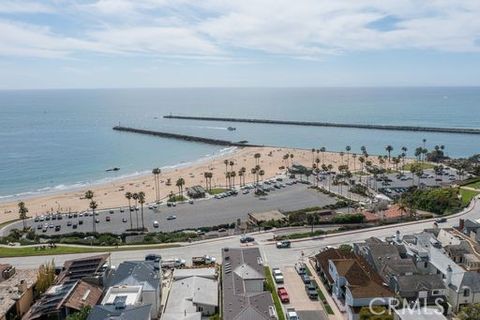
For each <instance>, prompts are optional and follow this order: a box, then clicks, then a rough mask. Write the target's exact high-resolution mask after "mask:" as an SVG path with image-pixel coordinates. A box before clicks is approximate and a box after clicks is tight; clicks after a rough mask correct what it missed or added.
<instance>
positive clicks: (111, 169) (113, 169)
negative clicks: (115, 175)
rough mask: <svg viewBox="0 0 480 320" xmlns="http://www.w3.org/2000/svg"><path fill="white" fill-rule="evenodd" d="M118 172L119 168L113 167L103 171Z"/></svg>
mask: <svg viewBox="0 0 480 320" xmlns="http://www.w3.org/2000/svg"><path fill="white" fill-rule="evenodd" d="M119 170H120V168H117V167H115V168H110V169H107V170H105V171H106V172H111V171H119Z"/></svg>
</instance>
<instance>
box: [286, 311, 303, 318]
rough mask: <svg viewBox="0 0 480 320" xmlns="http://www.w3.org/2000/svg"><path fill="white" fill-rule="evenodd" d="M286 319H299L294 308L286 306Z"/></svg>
mask: <svg viewBox="0 0 480 320" xmlns="http://www.w3.org/2000/svg"><path fill="white" fill-rule="evenodd" d="M286 315H287V320H300V318H299V317H298V314H297V311H295V308H287V312H286Z"/></svg>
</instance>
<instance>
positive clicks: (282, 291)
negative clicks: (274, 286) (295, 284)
mask: <svg viewBox="0 0 480 320" xmlns="http://www.w3.org/2000/svg"><path fill="white" fill-rule="evenodd" d="M277 292H278V296H279V297H280V301H282V303H289V302H290V298H289V297H288V292H287V289H285V288H284V287H279V288H278V290H277Z"/></svg>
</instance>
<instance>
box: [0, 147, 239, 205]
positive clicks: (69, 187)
mask: <svg viewBox="0 0 480 320" xmlns="http://www.w3.org/2000/svg"><path fill="white" fill-rule="evenodd" d="M237 149H238V148H237V147H227V148H223V149H220V150H218V151H216V152H214V153H212V154H206V155H204V156H202V157H200V158H198V159H196V160H193V161H184V162H180V163H177V164H173V165H165V166H162V167H160V169H161V170H163V171H171V170H175V169H179V168H183V167H188V166H191V165H195V164H198V163H202V162H204V161H209V160H214V159H216V158H220V157H223V156H225V155H228V154H232V153H234V152H235V151H236V150H237ZM149 174H151V170H144V171H135V172H130V173H126V174H123V175H119V176H116V177H105V178H101V179H97V180H93V181H79V182H75V183H72V184H59V185H56V186H48V187H42V188H39V189H37V190H34V191H26V192H19V193H16V194H11V195H0V202H7V201H12V200H17V199H26V198H33V197H36V196H41V195H50V194H55V193H59V192H64V191H75V190H79V189H83V188H86V187H90V186H100V185H105V184H108V183H112V182H116V181H121V180H126V179H129V178H136V177H141V176H147V175H149Z"/></svg>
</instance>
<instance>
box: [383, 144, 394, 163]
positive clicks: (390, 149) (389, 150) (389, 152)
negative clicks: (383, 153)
mask: <svg viewBox="0 0 480 320" xmlns="http://www.w3.org/2000/svg"><path fill="white" fill-rule="evenodd" d="M385 150H387V152H388V162H390V159H391V153H392V151H393V147H392V146H391V145H388V146H386V147H385Z"/></svg>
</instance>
